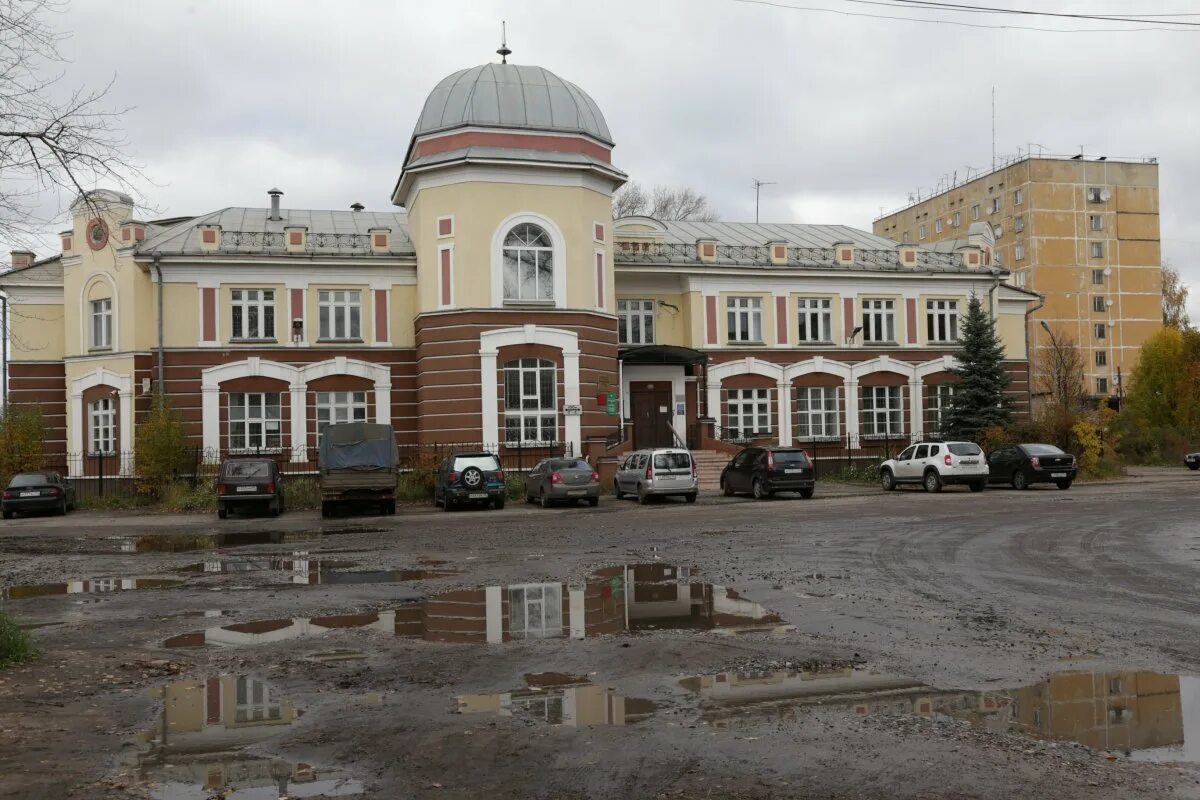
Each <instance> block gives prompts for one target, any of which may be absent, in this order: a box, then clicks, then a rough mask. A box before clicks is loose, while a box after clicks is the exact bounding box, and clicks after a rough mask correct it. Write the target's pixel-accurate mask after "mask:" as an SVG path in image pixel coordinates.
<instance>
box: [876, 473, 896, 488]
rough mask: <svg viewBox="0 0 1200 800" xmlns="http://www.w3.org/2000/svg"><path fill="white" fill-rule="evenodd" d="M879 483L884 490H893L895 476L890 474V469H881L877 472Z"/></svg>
mask: <svg viewBox="0 0 1200 800" xmlns="http://www.w3.org/2000/svg"><path fill="white" fill-rule="evenodd" d="M879 485H880V486H882V487H883V490H884V491H885V492H891V491H895V489H896V476H895V475H893V474H892V471H891V470H890V469H885V470H882V471H881V472H880V473H879Z"/></svg>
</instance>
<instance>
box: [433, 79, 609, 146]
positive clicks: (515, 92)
mask: <svg viewBox="0 0 1200 800" xmlns="http://www.w3.org/2000/svg"><path fill="white" fill-rule="evenodd" d="M467 125H478V126H482V127H489V128H520V129H523V130H537V131H557V132H561V133H583V134H587V135H589V136H593V137H595V138H597V139H599V140H601V141H603V142H606V143H608V144H612V138H611V135H610V134H609V132H608V124H607V123H605V121H604V115H603V114H601V113H600V107H599V106H597V105H596V101H594V100H592V98H591V97H589V96H588V95H587V93H586V92H584V91H583V90H582V89H580V88H579V87H578V86H576V85H575V84H573V83H569V82H567V81H564V80H563V79H562V78H560V77H558V76H557V75H555V74H554V73H553V72H551V71H550V70H547V69H543V68H541V67H534V66H526V65H519V64H482V65H480V66H478V67H471V68H470V69H463V70H459V71H458V72H455V73H454V74H452V75H448V76H446V77H445V78H443V79H442V80H441V81H440V82H439V83H438V85H437V86H435V87H434V88H433V91H432V92H430V93H429V97H428V98H427V99H426V100H425V107H424V108H422V109H421V116H420V117H419V118H418V119H417V126H416V128H415V129H414V130H413V136H414V137H417V136H423V135H425V134H428V133H436V132H438V131H445V130H451V129H453V128H461V127H464V126H467Z"/></svg>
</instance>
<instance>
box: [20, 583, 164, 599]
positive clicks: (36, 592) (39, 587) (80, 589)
mask: <svg viewBox="0 0 1200 800" xmlns="http://www.w3.org/2000/svg"><path fill="white" fill-rule="evenodd" d="M181 585H183V581H181V580H178V579H174V578H90V579H88V580H82V581H65V582H63V583H39V584H30V585H28V586H5V587H4V588H3V589H0V599H3V600H28V599H30V598H34V597H50V596H52V595H57V594H106V593H108V594H111V593H115V592H128V591H132V590H135V589H170V588H172V587H175V586H181Z"/></svg>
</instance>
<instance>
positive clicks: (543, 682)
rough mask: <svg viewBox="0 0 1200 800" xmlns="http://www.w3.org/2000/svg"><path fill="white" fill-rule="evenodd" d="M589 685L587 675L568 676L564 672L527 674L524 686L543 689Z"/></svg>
mask: <svg viewBox="0 0 1200 800" xmlns="http://www.w3.org/2000/svg"><path fill="white" fill-rule="evenodd" d="M582 683H591V681H590V680H589V679H588V676H587V675H570V674H568V673H566V672H527V673H525V685H526V686H528V687H530V688H533V689H539V688H540V689H545V688H547V687H551V686H576V685H579V684H582Z"/></svg>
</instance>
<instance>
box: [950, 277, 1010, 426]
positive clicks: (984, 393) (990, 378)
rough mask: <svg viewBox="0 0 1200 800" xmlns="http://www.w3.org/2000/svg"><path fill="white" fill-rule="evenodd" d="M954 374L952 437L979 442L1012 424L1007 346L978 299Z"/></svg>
mask: <svg viewBox="0 0 1200 800" xmlns="http://www.w3.org/2000/svg"><path fill="white" fill-rule="evenodd" d="M954 374H955V375H957V376H958V379H959V382H958V384H957V385H956V386H955V387H954V396H953V397H952V398H951V400H950V407H949V409H947V412H946V417H945V423H944V425H943V429H944V430H945V432H946V433H947V434H948V435H950V436H955V437H962V438H976V437H978V436H979V435H980V434H981V433H982V432H983V431H984V430H985V429H987V428H989V427H991V426H993V425H1004V424H1005V423H1007V422H1008V419H1009V415H1010V407H1011V401H1010V399H1009V398H1008V396H1007V395H1005V393H1004V390H1005V388H1006V387H1007V386H1008V383H1009V377H1008V371H1007V370H1005V368H1004V345H1003V344H1001V343H1000V337H999V336H997V335H996V324H995V321H994V320H993V319H992V318H991V316H990V315H988V314H987V313H986V312H985V311H984V310H983V303H981V302H980V300H979V298H978V297H976V296H972V297H971V299H970V301H969V302H968V303H967V316H966V318H965V319H964V320H963V323H962V337H961V339H960V340H959V352H958V367H956V368H955V369H954Z"/></svg>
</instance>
